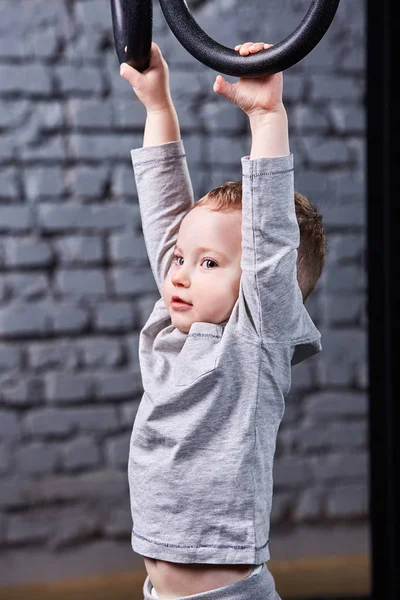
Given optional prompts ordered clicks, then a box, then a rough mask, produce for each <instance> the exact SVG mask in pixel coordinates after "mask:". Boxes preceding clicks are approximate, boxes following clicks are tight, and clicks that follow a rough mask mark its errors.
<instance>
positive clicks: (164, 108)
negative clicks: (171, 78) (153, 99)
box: [146, 100, 175, 115]
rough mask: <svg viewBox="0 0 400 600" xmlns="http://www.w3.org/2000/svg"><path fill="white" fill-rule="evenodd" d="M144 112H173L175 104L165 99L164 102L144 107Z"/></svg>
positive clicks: (157, 113)
mask: <svg viewBox="0 0 400 600" xmlns="http://www.w3.org/2000/svg"><path fill="white" fill-rule="evenodd" d="M146 112H147V114H148V115H160V114H163V113H170V112H175V106H174V104H173V102H172V100H166V101H165V103H162V104H158V105H157V106H153V107H146Z"/></svg>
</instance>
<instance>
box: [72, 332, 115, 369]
mask: <svg viewBox="0 0 400 600" xmlns="http://www.w3.org/2000/svg"><path fill="white" fill-rule="evenodd" d="M77 348H78V349H79V354H80V360H81V362H82V364H83V365H84V366H85V367H113V366H115V365H117V364H118V363H120V361H121V359H122V348H121V344H120V343H119V341H118V340H112V339H109V338H105V337H103V338H98V337H96V338H93V339H86V340H79V342H78V343H77Z"/></svg>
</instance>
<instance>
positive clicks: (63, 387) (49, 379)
mask: <svg viewBox="0 0 400 600" xmlns="http://www.w3.org/2000/svg"><path fill="white" fill-rule="evenodd" d="M45 381H46V397H47V399H48V400H49V402H51V403H57V404H59V403H62V402H82V401H84V400H89V399H90V398H91V397H92V393H91V388H92V378H91V377H90V376H89V375H87V374H80V373H79V374H75V373H61V372H60V373H47V374H46V376H45Z"/></svg>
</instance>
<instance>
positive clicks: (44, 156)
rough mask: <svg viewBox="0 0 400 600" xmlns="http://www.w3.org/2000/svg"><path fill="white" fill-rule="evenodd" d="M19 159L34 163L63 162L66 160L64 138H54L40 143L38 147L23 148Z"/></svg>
mask: <svg viewBox="0 0 400 600" xmlns="http://www.w3.org/2000/svg"><path fill="white" fill-rule="evenodd" d="M21 157H22V159H23V160H24V161H35V162H36V161H38V160H45V161H56V162H64V161H65V160H66V152H65V141H64V138H63V137H62V136H56V137H52V138H50V139H48V140H45V141H42V142H40V144H39V145H35V146H26V147H23V148H22V150H21Z"/></svg>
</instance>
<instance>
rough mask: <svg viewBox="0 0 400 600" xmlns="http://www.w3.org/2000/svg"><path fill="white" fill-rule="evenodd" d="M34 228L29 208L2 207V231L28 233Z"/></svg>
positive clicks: (0, 228)
mask: <svg viewBox="0 0 400 600" xmlns="http://www.w3.org/2000/svg"><path fill="white" fill-rule="evenodd" d="M31 226H32V214H31V210H30V208H29V207H28V206H0V231H15V232H20V231H26V230H27V229H29V228H30V227H31Z"/></svg>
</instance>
